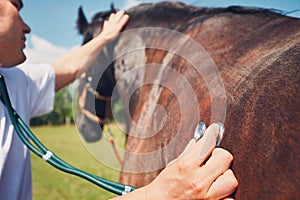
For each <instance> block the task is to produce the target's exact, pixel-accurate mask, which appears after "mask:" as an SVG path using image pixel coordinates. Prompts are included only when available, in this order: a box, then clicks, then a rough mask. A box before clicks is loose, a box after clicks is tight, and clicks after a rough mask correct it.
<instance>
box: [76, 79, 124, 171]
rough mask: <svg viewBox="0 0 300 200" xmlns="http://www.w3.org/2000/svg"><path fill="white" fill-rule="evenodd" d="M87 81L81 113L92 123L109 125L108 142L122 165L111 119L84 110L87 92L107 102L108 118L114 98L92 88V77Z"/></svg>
mask: <svg viewBox="0 0 300 200" xmlns="http://www.w3.org/2000/svg"><path fill="white" fill-rule="evenodd" d="M81 78H86V76H85V75H83V77H81ZM87 80H88V82H87V83H86V84H85V86H84V88H83V91H82V93H81V96H80V97H79V99H78V101H79V103H78V104H79V108H80V110H81V113H82V114H83V115H85V116H86V117H87V118H88V119H90V120H91V121H94V122H95V123H99V124H101V125H107V129H108V132H107V133H108V135H109V138H108V141H109V143H110V144H111V147H112V149H113V152H114V154H115V156H116V159H117V160H118V162H119V164H120V165H122V163H123V161H122V159H121V156H120V154H119V152H118V151H117V148H116V145H115V142H114V137H113V134H112V132H111V130H110V126H109V119H108V120H107V119H101V118H100V117H98V116H97V115H95V114H93V113H92V112H90V111H89V110H87V109H85V108H84V104H85V101H84V99H85V98H86V92H89V93H91V94H92V95H94V96H95V98H96V99H98V100H100V101H105V102H106V108H105V110H106V114H105V115H106V116H107V115H108V114H107V111H108V110H111V106H110V105H111V101H112V98H111V96H103V95H101V94H100V93H99V92H98V91H97V90H95V89H93V87H92V86H91V80H92V77H91V76H89V77H87ZM84 94H85V95H84Z"/></svg>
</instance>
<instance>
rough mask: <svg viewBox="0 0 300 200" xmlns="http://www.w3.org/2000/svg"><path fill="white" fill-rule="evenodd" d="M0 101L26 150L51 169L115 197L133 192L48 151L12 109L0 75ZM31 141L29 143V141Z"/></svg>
mask: <svg viewBox="0 0 300 200" xmlns="http://www.w3.org/2000/svg"><path fill="white" fill-rule="evenodd" d="M0 91H1V92H0V100H1V101H2V102H3V104H4V106H5V107H6V108H7V111H8V114H9V117H10V120H11V122H12V124H13V126H14V129H15V131H16V133H17V135H18V136H19V138H20V139H21V141H22V142H23V143H24V145H25V146H27V148H28V149H30V150H31V151H32V152H33V153H34V154H36V155H37V156H39V157H40V158H42V159H43V160H45V161H46V162H47V163H49V164H50V165H52V166H53V167H55V168H57V169H58V170H61V171H63V172H66V173H69V174H72V175H75V176H78V177H80V178H83V179H85V180H87V181H89V182H91V183H93V184H95V185H97V186H99V187H101V188H103V189H105V190H107V191H109V192H112V193H114V194H117V195H123V194H127V193H129V192H131V191H133V190H135V188H134V187H132V186H128V185H124V184H121V183H117V182H114V181H111V180H108V179H105V178H101V177H98V176H95V175H92V174H90V173H87V172H85V171H82V170H80V169H77V168H75V167H73V166H72V165H70V164H68V163H66V162H65V161H64V160H62V159H61V158H59V157H58V156H56V155H55V154H54V153H53V152H51V151H50V150H48V149H47V148H46V147H45V146H44V145H43V144H42V143H41V142H40V141H39V140H38V139H37V138H36V137H35V135H34V134H33V133H32V132H31V130H30V129H29V128H28V126H27V125H26V123H25V122H24V121H23V120H22V118H21V117H20V116H19V115H18V113H17V112H16V111H15V110H14V109H13V107H12V105H11V102H10V99H9V96H8V92H7V89H6V84H5V80H4V77H3V76H2V75H1V74H0ZM30 140H31V141H30ZM32 142H33V144H32Z"/></svg>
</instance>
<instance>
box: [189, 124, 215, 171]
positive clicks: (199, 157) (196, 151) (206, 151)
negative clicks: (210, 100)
mask: <svg viewBox="0 0 300 200" xmlns="http://www.w3.org/2000/svg"><path fill="white" fill-rule="evenodd" d="M218 133H219V125H218V124H216V123H214V124H212V125H210V126H209V127H208V128H207V129H206V131H205V133H204V135H203V137H202V138H201V139H200V140H199V141H197V142H196V143H195V144H193V146H192V147H191V148H190V151H189V152H188V153H187V154H186V156H187V157H191V158H192V159H194V160H195V162H196V165H202V164H203V162H204V161H205V160H206V159H207V158H208V157H209V156H210V154H211V152H212V150H213V149H214V148H215V147H216V139H217V137H218Z"/></svg>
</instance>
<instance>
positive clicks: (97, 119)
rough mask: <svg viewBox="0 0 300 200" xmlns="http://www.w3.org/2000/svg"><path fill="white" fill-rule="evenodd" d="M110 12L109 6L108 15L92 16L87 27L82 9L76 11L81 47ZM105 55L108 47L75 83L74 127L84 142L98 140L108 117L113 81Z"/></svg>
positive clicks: (113, 10) (100, 28)
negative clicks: (76, 84) (77, 84)
mask: <svg viewBox="0 0 300 200" xmlns="http://www.w3.org/2000/svg"><path fill="white" fill-rule="evenodd" d="M113 12H115V9H114V7H113V5H112V6H111V9H110V10H109V11H105V12H100V13H98V14H96V15H95V16H94V17H93V19H92V22H91V23H89V22H88V21H87V19H86V17H85V15H84V13H83V10H82V8H81V7H80V8H79V12H78V19H77V27H78V30H79V33H80V34H81V35H83V38H84V39H83V44H85V43H87V42H89V41H90V40H91V39H92V38H94V37H95V36H96V35H98V34H99V33H100V32H101V30H102V26H103V23H104V21H105V20H106V19H107V18H108V17H109V16H110V14H111V13H113ZM109 54H110V51H109V47H107V46H106V47H104V49H103V51H102V52H101V53H100V54H99V56H98V58H97V60H96V61H95V63H94V64H93V65H92V66H91V67H90V69H89V70H88V71H87V72H86V73H84V74H83V75H82V76H81V78H80V81H79V87H78V94H79V95H78V109H77V112H76V124H77V127H78V129H79V131H80V133H81V134H82V135H83V137H84V138H85V140H86V141H87V142H93V141H97V140H99V139H100V138H101V136H102V129H103V127H104V124H105V123H106V121H107V119H110V116H111V115H110V111H111V109H110V106H111V96H112V92H113V88H114V85H115V80H114V72H113V67H112V65H111V64H110V63H111V62H110V61H109V60H110V59H108V58H109V57H110V55H109ZM96 108H97V109H96Z"/></svg>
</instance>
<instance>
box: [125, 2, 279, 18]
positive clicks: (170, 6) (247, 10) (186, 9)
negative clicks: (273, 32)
mask: <svg viewBox="0 0 300 200" xmlns="http://www.w3.org/2000/svg"><path fill="white" fill-rule="evenodd" d="M153 8H155V9H157V11H164V12H168V11H175V12H176V13H177V14H178V15H182V14H189V13H196V14H198V15H199V14H220V13H227V12H229V13H237V14H253V13H264V14H281V13H282V12H281V11H280V10H277V9H267V8H257V7H245V6H229V7H224V8H223V7H220V8H213V7H196V6H191V5H187V4H184V3H182V2H160V3H142V4H139V5H138V6H135V7H132V8H130V9H129V10H128V12H129V13H130V12H136V13H145V12H147V11H148V10H152V9H153Z"/></svg>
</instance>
